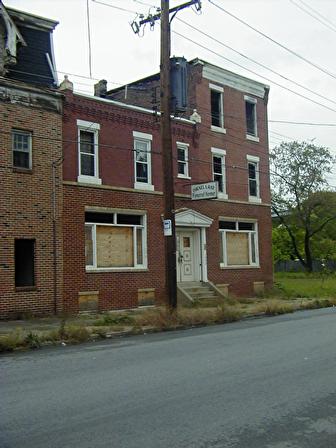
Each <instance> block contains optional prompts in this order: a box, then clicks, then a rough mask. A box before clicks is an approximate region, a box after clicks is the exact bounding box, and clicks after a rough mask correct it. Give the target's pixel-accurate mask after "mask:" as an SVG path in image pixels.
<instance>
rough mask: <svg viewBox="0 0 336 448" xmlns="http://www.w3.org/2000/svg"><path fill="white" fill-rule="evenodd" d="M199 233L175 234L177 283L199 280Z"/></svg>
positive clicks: (185, 232) (182, 232) (184, 232)
mask: <svg viewBox="0 0 336 448" xmlns="http://www.w3.org/2000/svg"><path fill="white" fill-rule="evenodd" d="M199 252H200V250H199V233H198V232H197V231H187V230H186V231H177V232H176V271H177V272H176V273H177V281H178V282H194V281H199V280H200V256H199Z"/></svg>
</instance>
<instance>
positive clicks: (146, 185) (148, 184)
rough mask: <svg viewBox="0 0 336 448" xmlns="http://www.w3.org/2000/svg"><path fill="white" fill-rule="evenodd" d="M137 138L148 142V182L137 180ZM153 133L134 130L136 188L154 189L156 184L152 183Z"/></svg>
mask: <svg viewBox="0 0 336 448" xmlns="http://www.w3.org/2000/svg"><path fill="white" fill-rule="evenodd" d="M136 140H142V141H145V142H146V143H147V144H148V148H149V150H148V152H147V169H148V182H146V183H145V182H137V180H136V164H137V160H136V148H135V142H136ZM152 140H153V136H152V134H146V133H144V132H138V131H133V148H134V188H135V189H136V190H145V191H154V185H153V183H152Z"/></svg>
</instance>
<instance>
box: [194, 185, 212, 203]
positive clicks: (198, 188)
mask: <svg viewBox="0 0 336 448" xmlns="http://www.w3.org/2000/svg"><path fill="white" fill-rule="evenodd" d="M217 190H218V187H217V182H207V183H205V184H195V185H192V186H191V199H192V200H193V201H196V200H200V199H215V198H217Z"/></svg>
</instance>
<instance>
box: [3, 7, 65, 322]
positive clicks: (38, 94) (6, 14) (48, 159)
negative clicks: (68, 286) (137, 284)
mask: <svg viewBox="0 0 336 448" xmlns="http://www.w3.org/2000/svg"><path fill="white" fill-rule="evenodd" d="M56 25H57V22H54V21H51V20H47V19H43V18H40V17H37V16H34V15H30V14H26V13H23V12H21V11H16V10H14V9H12V8H5V7H4V6H3V5H2V4H0V116H1V130H0V142H1V144H0V160H1V162H0V171H1V197H0V317H1V318H4V317H9V316H11V317H15V316H22V315H29V314H52V313H55V312H57V311H59V309H60V305H61V303H62V301H61V297H62V286H63V280H62V272H63V268H62V263H63V257H62V226H61V212H62V182H61V167H60V163H59V162H60V161H61V160H62V102H61V95H60V94H59V93H58V92H57V91H56V87H57V79H56V77H55V70H54V58H53V51H52V32H53V29H54V28H55V26H56Z"/></svg>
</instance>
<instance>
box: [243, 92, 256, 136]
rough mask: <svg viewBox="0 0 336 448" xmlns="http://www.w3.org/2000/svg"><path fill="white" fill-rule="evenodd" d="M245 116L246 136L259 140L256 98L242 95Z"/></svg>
mask: <svg viewBox="0 0 336 448" xmlns="http://www.w3.org/2000/svg"><path fill="white" fill-rule="evenodd" d="M244 100H245V118H246V138H247V139H248V140H253V141H256V142H259V138H258V126H257V100H256V99H255V98H252V97H250V96H246V95H245V96H244Z"/></svg>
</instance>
